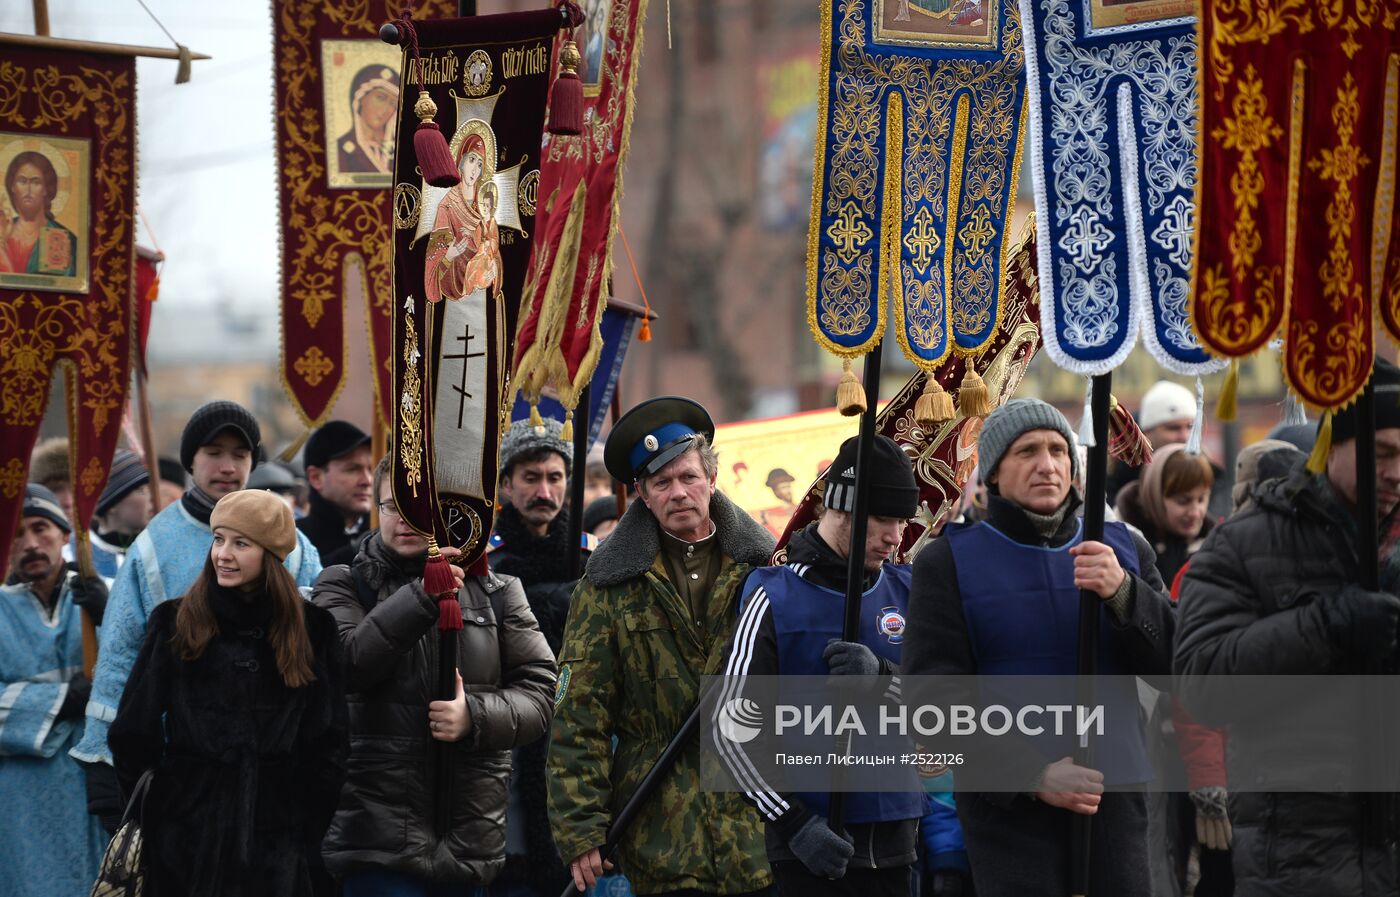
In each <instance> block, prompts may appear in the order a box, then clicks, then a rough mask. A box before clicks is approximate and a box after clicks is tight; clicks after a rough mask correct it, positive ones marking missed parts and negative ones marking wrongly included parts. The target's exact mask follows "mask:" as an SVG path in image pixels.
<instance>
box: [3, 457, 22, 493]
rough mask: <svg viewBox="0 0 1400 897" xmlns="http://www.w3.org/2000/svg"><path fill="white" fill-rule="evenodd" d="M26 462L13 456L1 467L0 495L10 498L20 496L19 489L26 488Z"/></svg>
mask: <svg viewBox="0 0 1400 897" xmlns="http://www.w3.org/2000/svg"><path fill="white" fill-rule="evenodd" d="M24 479H25V477H24V463H23V462H21V461H20V460H19V459H18V458H11V459H10V460H9V461H8V462H6V464H5V466H4V467H0V495H3V496H5V497H6V498H8V499H15V498H18V497H19V490H20V489H22V488H24Z"/></svg>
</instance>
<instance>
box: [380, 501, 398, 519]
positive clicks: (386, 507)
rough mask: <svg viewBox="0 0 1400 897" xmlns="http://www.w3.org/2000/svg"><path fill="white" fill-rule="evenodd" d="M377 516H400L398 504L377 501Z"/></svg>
mask: <svg viewBox="0 0 1400 897" xmlns="http://www.w3.org/2000/svg"><path fill="white" fill-rule="evenodd" d="M379 516H381V517H400V516H402V515H401V514H399V506H398V505H396V504H394V503H393V502H392V501H381V502H380V503H379Z"/></svg>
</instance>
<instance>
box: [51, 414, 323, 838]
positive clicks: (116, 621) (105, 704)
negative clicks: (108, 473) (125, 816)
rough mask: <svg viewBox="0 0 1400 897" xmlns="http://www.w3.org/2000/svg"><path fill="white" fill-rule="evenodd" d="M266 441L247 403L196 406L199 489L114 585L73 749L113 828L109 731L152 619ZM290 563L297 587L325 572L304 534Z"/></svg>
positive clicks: (193, 447) (186, 449)
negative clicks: (78, 737)
mask: <svg viewBox="0 0 1400 897" xmlns="http://www.w3.org/2000/svg"><path fill="white" fill-rule="evenodd" d="M261 442H262V432H261V430H260V429H259V428H258V422H257V421H256V420H254V418H253V415H252V414H250V413H249V412H248V410H247V409H246V408H244V407H243V406H242V405H239V404H237V403H235V402H226V401H215V402H209V403H207V404H204V405H201V406H200V407H199V408H198V409H196V410H195V412H194V414H193V415H192V416H191V417H190V419H189V422H188V423H186V424H185V431H184V434H183V435H182V436H181V437H180V463H181V464H183V465H184V468H185V470H186V472H188V473H189V474H190V479H191V481H192V485H191V486H190V487H189V489H187V490H186V491H185V494H184V495H183V496H181V498H180V500H179V501H178V502H176V503H175V504H172V505H170V506H169V507H167V508H165V509H163V510H162V511H161V512H160V513H159V514H157V515H156V516H155V517H153V518H151V522H150V523H149V524H148V525H147V526H146V528H145V530H143V531H142V532H141V535H139V536H137V537H136V540H135V541H134V542H132V543H131V548H130V549H128V551H127V556H126V562H125V563H123V564H122V567H121V569H120V570H119V571H118V572H117V578H116V581H115V582H113V583H112V590H111V597H110V599H109V600H108V602H107V610H106V613H105V616H104V618H103V624H102V633H101V642H100V646H99V650H98V655H97V670H96V673H95V675H94V677H93V685H92V698H91V700H90V701H89V702H88V705H87V726H86V728H85V730H84V732H83V738H82V741H80V742H79V743H78V745H77V746H76V747H74V748H73V750H72V751H71V754H72V756H73V757H74V758H75V759H77V760H79V761H81V762H82V763H84V764H86V769H87V772H88V797H89V809H90V810H91V811H92V812H93V813H94V814H96V815H98V816H99V817H100V818H101V819H102V823H103V825H104V827H106V828H107V829H108V830H109V831H114V830H115V829H116V826H117V823H118V822H120V819H121V811H122V802H121V798H120V794H119V792H118V788H117V783H116V776H115V774H114V773H113V770H112V753H111V751H110V750H108V748H107V729H108V727H109V726H110V725H111V722H112V720H113V719H114V718H115V717H116V713H117V705H118V704H119V703H120V702H121V696H122V690H123V689H124V688H125V687H126V680H127V677H128V676H130V675H131V668H132V666H133V665H134V664H135V663H136V656H137V654H138V653H139V652H140V650H141V645H142V643H143V642H144V641H145V639H146V625H147V621H148V620H149V619H150V615H151V611H152V610H154V609H155V607H156V605H158V604H160V603H161V602H163V601H168V600H170V599H172V598H179V597H180V596H181V595H183V594H184V593H185V592H186V591H187V590H188V589H189V587H190V586H191V585H193V584H194V581H195V579H196V577H198V576H199V572H200V571H201V570H202V569H204V560H205V558H206V557H208V556H209V549H210V547H211V546H212V545H213V544H214V533H213V532H212V531H211V530H210V529H209V515H210V514H211V513H212V512H213V510H214V504H215V503H216V502H217V501H218V500H219V499H220V498H222V497H223V496H225V495H227V494H228V493H230V492H237V491H238V490H240V489H242V488H243V487H244V485H245V484H246V483H247V482H248V474H249V473H250V472H251V471H252V469H253V466H254V465H255V464H256V463H257V457H258V447H259V445H260V444H261ZM286 565H287V569H288V570H290V571H291V573H292V575H293V576H294V577H295V578H296V581H297V585H298V586H302V587H308V588H309V587H310V586H311V584H312V583H314V582H315V581H316V577H317V575H318V574H320V572H321V557H320V555H319V554H317V552H316V548H315V546H313V545H312V544H311V543H310V542H309V541H308V540H307V538H306V536H305V535H304V534H302V533H300V532H298V533H297V547H296V548H295V549H294V550H293V551H292V552H291V554H289V555H287V560H286Z"/></svg>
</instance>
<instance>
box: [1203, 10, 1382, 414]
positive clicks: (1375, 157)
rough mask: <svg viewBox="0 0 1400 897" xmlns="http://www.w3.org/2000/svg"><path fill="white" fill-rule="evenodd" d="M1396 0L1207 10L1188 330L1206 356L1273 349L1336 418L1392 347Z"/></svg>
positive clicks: (1299, 384)
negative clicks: (1384, 337)
mask: <svg viewBox="0 0 1400 897" xmlns="http://www.w3.org/2000/svg"><path fill="white" fill-rule="evenodd" d="M1398 15H1400V2H1396V0H1382V2H1376V0H1333V2H1326V3H1304V2H1299V0H1249V2H1244V0H1207V2H1205V4H1204V6H1203V10H1202V15H1201V17H1200V25H1199V29H1200V31H1199V34H1200V42H1199V43H1200V48H1201V49H1200V53H1199V69H1200V74H1201V84H1200V91H1201V116H1200V131H1199V134H1200V139H1199V144H1200V165H1201V168H1200V180H1199V186H1198V188H1197V210H1198V211H1197V215H1196V222H1197V229H1196V233H1197V251H1196V257H1195V272H1194V288H1195V290H1194V294H1193V297H1192V303H1191V308H1192V321H1193V324H1194V325H1195V327H1196V331H1197V333H1198V334H1199V335H1200V337H1201V341H1202V343H1203V344H1204V345H1205V346H1206V347H1207V348H1208V349H1209V350H1210V351H1211V352H1213V353H1215V354H1217V355H1223V356H1226V357H1230V358H1240V357H1243V356H1245V355H1248V354H1250V353H1251V352H1254V351H1256V350H1257V349H1259V348H1261V347H1263V346H1264V345H1265V344H1267V343H1268V341H1269V340H1270V339H1271V338H1272V337H1273V336H1274V335H1275V334H1278V335H1281V336H1282V337H1283V340H1284V372H1285V375H1286V377H1287V380H1288V385H1289V386H1290V387H1291V388H1292V389H1293V391H1294V392H1296V393H1297V394H1298V395H1299V396H1301V397H1302V398H1303V399H1304V400H1305V401H1307V402H1308V403H1310V404H1311V405H1313V406H1316V407H1319V408H1327V409H1335V408H1340V407H1342V406H1345V405H1347V404H1348V403H1350V402H1351V401H1352V400H1353V399H1354V398H1355V396H1356V395H1357V393H1359V392H1360V391H1361V389H1362V387H1364V386H1365V385H1366V381H1367V380H1368V379H1369V378H1370V376H1371V366H1372V362H1373V359H1374V356H1375V337H1374V333H1373V324H1372V315H1373V314H1374V313H1376V312H1379V314H1380V316H1381V321H1382V322H1383V324H1384V325H1385V327H1386V329H1387V330H1388V331H1389V332H1390V334H1391V336H1392V338H1395V337H1397V336H1400V251H1398V250H1400V247H1397V245H1396V241H1397V240H1400V232H1397V231H1398V230H1400V229H1397V227H1396V224H1397V220H1396V208H1395V178H1396V122H1397V113H1400V109H1398V108H1397V106H1400V100H1398V99H1397V95H1400V56H1398V55H1397V54H1398V53H1400V36H1397V32H1396V21H1397V16H1398Z"/></svg>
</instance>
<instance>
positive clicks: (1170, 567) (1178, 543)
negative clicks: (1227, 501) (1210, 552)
mask: <svg viewBox="0 0 1400 897" xmlns="http://www.w3.org/2000/svg"><path fill="white" fill-rule="evenodd" d="M1141 488H1142V481H1141V480H1133V481H1132V482H1131V483H1129V484H1127V485H1126V486H1124V487H1123V488H1122V490H1121V491H1120V492H1119V493H1118V501H1117V504H1115V505H1114V510H1115V511H1117V512H1118V519H1119V520H1121V521H1123V522H1124V523H1126V524H1128V525H1129V526H1135V527H1137V528H1138V530H1139V531H1141V532H1142V534H1143V536H1145V537H1146V538H1147V542H1148V544H1150V545H1151V546H1152V551H1153V553H1154V554H1155V555H1156V556H1157V572H1158V573H1160V574H1162V581H1163V582H1165V583H1167V584H1168V585H1170V584H1171V583H1172V582H1174V581H1175V580H1176V574H1177V573H1178V572H1179V571H1180V570H1181V568H1182V567H1184V566H1185V565H1186V562H1187V561H1188V560H1190V559H1191V555H1193V554H1195V553H1196V552H1197V551H1199V550H1200V548H1201V545H1202V544H1203V543H1204V542H1205V539H1206V536H1208V535H1210V531H1211V530H1212V529H1214V528H1215V520H1214V519H1212V518H1211V516H1210V512H1209V511H1207V512H1206V519H1205V522H1204V524H1203V525H1202V527H1201V532H1200V534H1199V535H1197V536H1196V538H1194V539H1185V538H1182V537H1181V536H1178V535H1176V534H1175V533H1163V532H1160V531H1159V530H1158V529H1157V527H1156V526H1154V525H1153V523H1152V520H1151V518H1150V517H1149V516H1148V513H1147V509H1146V508H1144V507H1143V504H1142V499H1141V498H1140V497H1139V496H1138V490H1139V489H1141Z"/></svg>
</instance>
